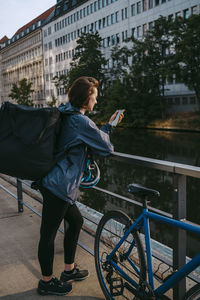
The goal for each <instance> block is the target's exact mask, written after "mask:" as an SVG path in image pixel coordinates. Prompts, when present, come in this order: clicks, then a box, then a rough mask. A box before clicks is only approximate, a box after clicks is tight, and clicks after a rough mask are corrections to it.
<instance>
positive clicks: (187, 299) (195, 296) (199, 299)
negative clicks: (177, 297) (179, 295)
mask: <svg viewBox="0 0 200 300" xmlns="http://www.w3.org/2000/svg"><path fill="white" fill-rule="evenodd" d="M183 300H200V283H197V284H196V285H194V286H193V287H192V288H191V289H190V290H189V291H188V292H187V293H186V294H185V296H184V298H183Z"/></svg>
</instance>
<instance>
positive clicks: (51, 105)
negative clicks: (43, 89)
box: [47, 96, 57, 107]
mask: <svg viewBox="0 0 200 300" xmlns="http://www.w3.org/2000/svg"><path fill="white" fill-rule="evenodd" d="M56 103H57V99H56V97H54V96H53V97H52V100H51V101H49V102H47V104H48V106H50V107H54V106H56Z"/></svg>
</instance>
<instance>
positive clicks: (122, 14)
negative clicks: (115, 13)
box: [121, 8, 124, 20]
mask: <svg viewBox="0 0 200 300" xmlns="http://www.w3.org/2000/svg"><path fill="white" fill-rule="evenodd" d="M121 16H122V20H124V9H123V8H122V10H121Z"/></svg>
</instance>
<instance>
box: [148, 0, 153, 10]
mask: <svg viewBox="0 0 200 300" xmlns="http://www.w3.org/2000/svg"><path fill="white" fill-rule="evenodd" d="M151 8H153V0H149V9H151Z"/></svg>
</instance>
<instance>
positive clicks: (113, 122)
mask: <svg viewBox="0 0 200 300" xmlns="http://www.w3.org/2000/svg"><path fill="white" fill-rule="evenodd" d="M124 111H125V109H119V110H118V113H117V115H116V117H115V119H114V120H113V121H112V124H111V125H112V126H117V123H118V121H119V117H120V115H121V114H122V113H123V112H124Z"/></svg>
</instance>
